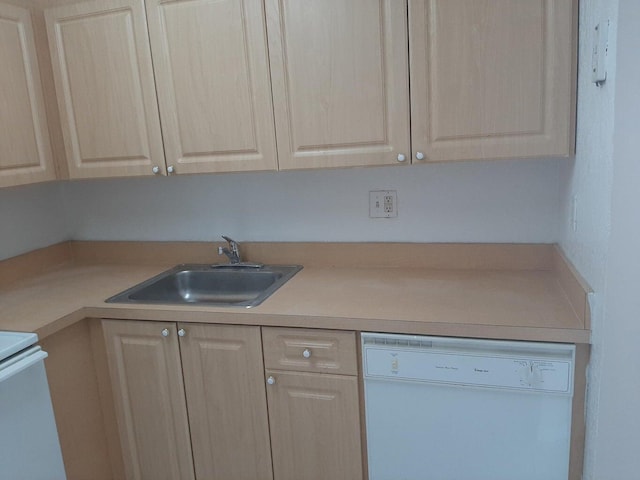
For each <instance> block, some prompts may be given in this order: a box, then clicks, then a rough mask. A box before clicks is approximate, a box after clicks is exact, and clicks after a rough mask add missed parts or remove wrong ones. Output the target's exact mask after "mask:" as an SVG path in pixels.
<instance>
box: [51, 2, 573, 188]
mask: <svg viewBox="0 0 640 480" xmlns="http://www.w3.org/2000/svg"><path fill="white" fill-rule="evenodd" d="M577 5H578V0H531V1H526V2H517V1H513V0H409V1H407V0H375V1H372V0H349V1H346V0H328V1H322V2H321V1H316V0H147V1H146V2H144V0H104V1H103V0H101V1H97V0H92V1H89V2H84V3H78V4H72V5H64V6H59V7H54V8H51V9H49V10H47V12H46V20H47V29H48V34H49V44H50V49H51V55H52V61H53V70H54V77H55V83H56V91H57V97H58V104H59V109H60V115H61V120H62V127H63V128H62V129H63V134H64V139H65V148H66V150H67V157H68V162H69V174H70V176H71V178H84V177H100V176H128V175H151V174H153V173H156V174H171V173H202V172H230V171H248V170H275V169H282V170H289V169H308V168H329V167H351V166H362V165H390V164H408V163H411V162H413V163H424V162H430V161H448V160H476V159H492V158H516V157H543V156H566V155H569V154H571V153H572V151H573V144H574V128H575V119H574V117H575V83H576V58H577V53H576V52H577V46H576V45H577V38H576V37H577V35H576V32H577V21H576V18H577ZM267 40H268V41H267ZM152 53H153V57H152V55H151V54H152ZM152 58H153V61H152ZM158 105H159V108H158ZM160 119H161V120H162V121H161V122H160ZM160 125H162V135H161V133H160V131H161V127H160ZM276 146H277V148H276ZM165 158H166V160H165Z"/></svg>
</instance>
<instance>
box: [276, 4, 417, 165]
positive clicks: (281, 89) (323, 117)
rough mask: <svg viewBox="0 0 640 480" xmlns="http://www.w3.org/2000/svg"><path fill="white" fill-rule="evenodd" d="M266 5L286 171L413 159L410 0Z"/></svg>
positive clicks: (280, 148)
mask: <svg viewBox="0 0 640 480" xmlns="http://www.w3.org/2000/svg"><path fill="white" fill-rule="evenodd" d="M266 8H267V21H268V27H269V28H268V33H269V53H270V64H271V78H272V81H273V100H274V106H275V122H276V131H277V137H278V161H279V165H280V169H283V170H284V169H303V168H322V167H345V166H356V165H388V164H395V163H398V155H405V158H406V159H407V160H408V155H409V145H410V139H409V82H408V52H407V12H406V1H404V0H376V1H372V0H349V1H336V0H332V1H322V2H318V1H315V0H266ZM401 158H402V157H401Z"/></svg>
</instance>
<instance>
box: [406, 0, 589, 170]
mask: <svg viewBox="0 0 640 480" xmlns="http://www.w3.org/2000/svg"><path fill="white" fill-rule="evenodd" d="M576 12H577V0H527V1H520V0H410V1H409V23H410V25H409V38H410V52H411V54H410V57H411V135H412V143H413V152H414V155H417V154H418V152H420V153H422V154H423V155H424V161H441V160H465V159H484V158H503V157H507V158H513V157H538V156H550V155H564V156H566V155H569V154H570V153H571V152H572V149H573V143H574V142H573V131H574V127H575V125H574V122H575V120H574V116H575V84H576V64H577V59H576V42H577V38H576V35H577V34H576V32H577V23H576V21H575V18H576V17H575V15H576ZM414 162H415V160H414Z"/></svg>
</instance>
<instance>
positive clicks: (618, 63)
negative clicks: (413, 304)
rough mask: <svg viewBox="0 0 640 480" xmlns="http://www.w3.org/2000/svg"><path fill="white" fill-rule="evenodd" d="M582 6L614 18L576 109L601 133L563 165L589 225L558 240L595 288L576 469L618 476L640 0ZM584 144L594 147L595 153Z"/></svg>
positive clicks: (624, 411)
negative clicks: (599, 80)
mask: <svg viewBox="0 0 640 480" xmlns="http://www.w3.org/2000/svg"><path fill="white" fill-rule="evenodd" d="M583 7H585V8H587V9H589V10H590V11H592V12H593V14H594V15H593V16H592V18H591V19H592V20H595V18H596V15H599V16H602V15H609V16H610V18H611V19H612V24H615V23H617V26H615V25H614V28H613V29H612V30H611V32H610V34H611V40H612V44H611V47H612V48H611V49H610V53H611V56H610V59H611V64H610V65H611V68H610V72H611V73H613V75H612V76H611V77H610V78H609V80H607V84H608V85H607V86H606V87H605V88H603V89H596V88H595V87H592V88H590V89H589V90H586V91H585V90H582V92H581V100H582V101H583V102H587V101H588V102H589V104H588V105H585V104H584V103H583V107H584V109H583V110H582V111H581V112H580V110H579V112H580V116H579V118H580V119H582V123H583V125H584V126H583V128H582V129H581V128H580V126H579V128H578V135H579V136H581V135H582V136H585V135H592V134H594V133H595V134H598V130H599V131H600V135H601V136H603V137H604V138H602V139H601V140H600V141H599V142H598V143H597V144H595V145H591V143H592V142H591V140H589V139H584V143H583V145H584V146H585V148H584V149H580V148H579V149H578V155H577V157H576V168H574V169H573V170H572V171H571V172H570V175H571V183H570V185H571V187H573V188H574V189H575V190H574V191H575V192H577V194H578V195H579V198H583V199H586V201H587V202H589V204H591V205H592V207H591V208H589V209H588V210H586V211H584V210H583V211H582V213H581V214H580V213H579V216H580V217H582V219H584V220H585V221H586V222H587V225H589V224H592V225H593V227H594V228H593V229H587V230H581V229H580V225H581V223H580V220H579V223H578V225H579V226H578V231H577V232H575V235H571V234H568V235H567V234H566V233H564V235H563V238H562V241H563V245H564V246H565V248H566V250H567V251H568V252H569V254H570V255H571V256H572V258H573V260H574V262H575V263H576V265H577V266H578V268H580V269H581V271H582V272H583V274H584V275H585V276H586V277H587V278H588V280H589V281H590V282H591V283H592V285H593V286H594V289H595V290H596V293H597V297H596V309H595V311H596V315H595V316H594V332H593V351H592V361H591V367H590V375H589V377H590V378H589V395H588V407H587V432H588V441H587V452H586V453H587V456H586V470H585V476H584V478H585V479H593V480H601V479H603V480H604V479H621V480H623V479H624V480H626V479H632V478H637V477H638V472H639V471H640V457H639V456H638V451H639V450H640V417H639V415H638V410H637V408H636V407H635V403H634V399H637V398H640V382H638V378H639V377H640V367H639V366H638V365H639V364H638V361H637V360H638V356H639V354H640V347H639V346H638V342H637V339H638V338H640V322H638V320H637V315H638V312H639V311H640V296H639V295H638V291H639V290H640V282H639V281H638V271H640V255H639V254H638V245H640V216H639V215H638V205H640V190H639V189H638V179H640V163H639V162H638V151H640V136H639V129H638V112H640V92H639V90H638V85H640V64H639V63H638V53H637V46H638V45H639V44H640V30H638V25H640V4H639V3H638V1H637V0H619V2H618V1H609V2H604V1H601V2H597V1H587V2H583ZM605 18H606V17H605ZM584 50H587V51H588V50H590V47H589V46H585V47H584ZM613 66H615V70H613ZM585 88H586V87H585ZM614 89H615V91H614ZM587 125H588V126H587ZM587 132H588V133H587ZM609 140H610V141H609ZM602 142H606V143H604V144H603V143H602ZM578 145H580V142H579V143H578ZM592 147H595V148H599V150H597V152H596V154H595V155H594V152H593V150H592ZM578 164H580V165H581V166H578ZM579 211H580V210H579ZM564 223H566V218H565V221H563V224H564Z"/></svg>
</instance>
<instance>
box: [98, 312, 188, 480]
mask: <svg viewBox="0 0 640 480" xmlns="http://www.w3.org/2000/svg"><path fill="white" fill-rule="evenodd" d="M102 327H103V330H104V336H105V339H106V345H107V348H106V351H107V357H108V361H109V371H110V374H111V381H112V388H113V394H114V397H115V410H116V417H117V420H118V428H119V431H120V442H121V444H122V455H123V460H124V468H125V474H126V477H127V479H136V480H138V479H139V480H143V479H152V478H153V479H158V480H161V479H166V480H171V479H176V478H180V479H185V480H188V479H194V478H195V477H194V473H193V465H192V460H191V440H190V437H189V425H188V421H187V406H186V402H185V396H184V385H183V381H182V372H181V366H180V351H179V347H178V335H177V327H176V325H175V324H165V323H159V322H123V321H117V320H105V321H103V322H102Z"/></svg>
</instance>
